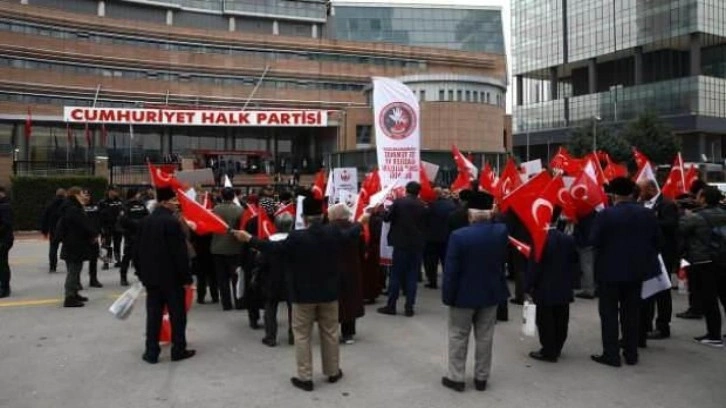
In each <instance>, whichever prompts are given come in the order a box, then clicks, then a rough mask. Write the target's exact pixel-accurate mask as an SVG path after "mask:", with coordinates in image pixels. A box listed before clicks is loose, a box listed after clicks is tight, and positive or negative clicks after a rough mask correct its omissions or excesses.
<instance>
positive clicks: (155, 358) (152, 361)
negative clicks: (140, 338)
mask: <svg viewBox="0 0 726 408" xmlns="http://www.w3.org/2000/svg"><path fill="white" fill-rule="evenodd" d="M141 359H142V360H144V361H146V362H147V363H149V364H156V363H158V362H159V356H152V355H150V354H147V353H144V354H143V355H142V356H141Z"/></svg>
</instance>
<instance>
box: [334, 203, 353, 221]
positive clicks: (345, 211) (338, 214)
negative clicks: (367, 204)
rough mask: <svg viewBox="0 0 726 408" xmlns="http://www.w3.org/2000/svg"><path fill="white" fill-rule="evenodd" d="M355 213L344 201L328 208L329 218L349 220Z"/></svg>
mask: <svg viewBox="0 0 726 408" xmlns="http://www.w3.org/2000/svg"><path fill="white" fill-rule="evenodd" d="M352 215H353V214H352V213H351V212H350V209H349V208H348V206H347V205H345V204H344V203H338V204H335V205H332V206H330V208H328V220H330V221H336V220H348V219H350V217H351V216H352Z"/></svg>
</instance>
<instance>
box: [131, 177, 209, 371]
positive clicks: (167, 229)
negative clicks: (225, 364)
mask: <svg viewBox="0 0 726 408" xmlns="http://www.w3.org/2000/svg"><path fill="white" fill-rule="evenodd" d="M156 199H157V200H158V204H157V206H156V209H154V212H153V213H152V214H151V215H150V216H149V217H147V218H146V219H144V221H142V223H141V225H140V226H139V235H138V246H137V249H136V252H135V254H134V266H135V267H136V274H137V275H138V276H139V279H140V280H141V283H143V284H144V286H145V287H146V351H145V352H144V355H143V356H142V358H143V360H144V361H146V362H147V363H149V364H156V363H157V362H158V361H159V352H160V351H161V350H160V348H159V332H160V330H161V319H162V315H163V312H164V307H166V308H167V309H168V310H169V319H170V321H171V336H172V338H171V342H172V348H171V360H172V361H179V360H184V359H186V358H189V357H192V356H194V354H195V353H196V352H195V351H194V350H189V349H187V341H186V325H187V314H186V308H185V305H184V300H185V296H184V290H185V288H184V287H185V286H187V285H191V284H192V275H191V268H190V266H189V252H188V249H187V243H186V236H185V234H184V231H183V230H182V225H181V223H180V221H179V219H178V218H177V217H176V216H175V215H174V214H175V213H176V211H177V210H178V205H179V202H178V201H177V198H176V195H175V194H174V191H172V190H171V189H170V188H160V189H157V190H156Z"/></svg>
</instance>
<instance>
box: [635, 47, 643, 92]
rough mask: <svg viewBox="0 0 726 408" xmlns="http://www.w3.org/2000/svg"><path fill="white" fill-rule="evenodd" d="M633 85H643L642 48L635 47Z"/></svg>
mask: <svg viewBox="0 0 726 408" xmlns="http://www.w3.org/2000/svg"><path fill="white" fill-rule="evenodd" d="M634 71H635V81H634V82H635V85H640V84H642V83H643V47H635V67H634Z"/></svg>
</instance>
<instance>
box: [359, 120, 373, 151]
mask: <svg viewBox="0 0 726 408" xmlns="http://www.w3.org/2000/svg"><path fill="white" fill-rule="evenodd" d="M355 144H356V146H357V147H367V146H369V145H370V144H371V125H357V126H356V127H355Z"/></svg>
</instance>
